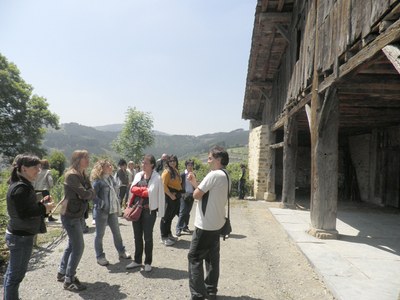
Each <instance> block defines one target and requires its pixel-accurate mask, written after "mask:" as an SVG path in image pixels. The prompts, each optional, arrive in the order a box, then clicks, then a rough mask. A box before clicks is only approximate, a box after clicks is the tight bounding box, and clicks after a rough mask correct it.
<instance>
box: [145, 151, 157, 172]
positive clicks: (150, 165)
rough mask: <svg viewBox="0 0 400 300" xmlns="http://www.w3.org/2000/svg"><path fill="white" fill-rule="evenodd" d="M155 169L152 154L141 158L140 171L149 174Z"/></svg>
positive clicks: (154, 160)
mask: <svg viewBox="0 0 400 300" xmlns="http://www.w3.org/2000/svg"><path fill="white" fill-rule="evenodd" d="M155 167H156V159H155V157H154V155H152V154H145V155H144V156H143V161H142V170H143V171H144V172H145V173H151V172H153V169H154V168H155Z"/></svg>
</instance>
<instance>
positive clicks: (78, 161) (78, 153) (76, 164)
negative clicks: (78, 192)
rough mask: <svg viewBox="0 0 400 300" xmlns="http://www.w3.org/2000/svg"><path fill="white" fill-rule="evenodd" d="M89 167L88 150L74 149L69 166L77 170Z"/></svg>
mask: <svg viewBox="0 0 400 300" xmlns="http://www.w3.org/2000/svg"><path fill="white" fill-rule="evenodd" d="M87 167H89V152H88V151H87V150H75V151H74V152H73V153H72V157H71V167H70V168H72V169H75V170H77V171H79V172H82V171H84V170H85V169H86V168H87Z"/></svg>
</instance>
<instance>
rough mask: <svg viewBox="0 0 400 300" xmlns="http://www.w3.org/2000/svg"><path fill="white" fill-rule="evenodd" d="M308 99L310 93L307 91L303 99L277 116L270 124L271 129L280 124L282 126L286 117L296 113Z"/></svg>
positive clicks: (276, 127) (273, 129)
mask: <svg viewBox="0 0 400 300" xmlns="http://www.w3.org/2000/svg"><path fill="white" fill-rule="evenodd" d="M310 101H311V94H310V93H308V94H307V95H306V96H305V97H304V98H303V99H301V100H300V102H299V103H297V104H296V105H295V106H293V108H292V109H291V110H290V111H288V112H287V113H285V114H284V115H283V116H281V117H280V118H279V120H278V121H276V122H275V124H274V125H272V128H271V130H272V131H275V130H277V129H279V128H281V127H282V126H284V125H285V121H286V119H287V118H288V117H291V116H293V115H294V114H295V113H297V112H298V111H299V110H301V109H302V108H303V107H304V106H305V105H306V104H307V103H309V102H310Z"/></svg>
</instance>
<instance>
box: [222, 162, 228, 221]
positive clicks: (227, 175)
mask: <svg viewBox="0 0 400 300" xmlns="http://www.w3.org/2000/svg"><path fill="white" fill-rule="evenodd" d="M221 171H222V172H224V173H225V175H226V179H227V180H228V219H229V215H230V214H229V210H230V209H229V198H230V197H229V176H228V174H227V173H226V171H225V170H224V169H221Z"/></svg>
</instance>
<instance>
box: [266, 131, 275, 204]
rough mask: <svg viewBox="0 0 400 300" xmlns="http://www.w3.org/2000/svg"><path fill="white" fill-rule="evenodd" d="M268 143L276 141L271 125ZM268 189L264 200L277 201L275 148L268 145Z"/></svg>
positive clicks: (268, 132)
mask: <svg viewBox="0 0 400 300" xmlns="http://www.w3.org/2000/svg"><path fill="white" fill-rule="evenodd" d="M267 134H268V136H267V140H268V145H271V144H273V143H274V142H275V133H274V132H273V131H271V126H269V125H268V126H267ZM266 152H267V156H266V159H267V191H266V192H265V193H264V200H266V201H275V200H276V194H275V149H273V148H271V147H268V149H267V151H266Z"/></svg>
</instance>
